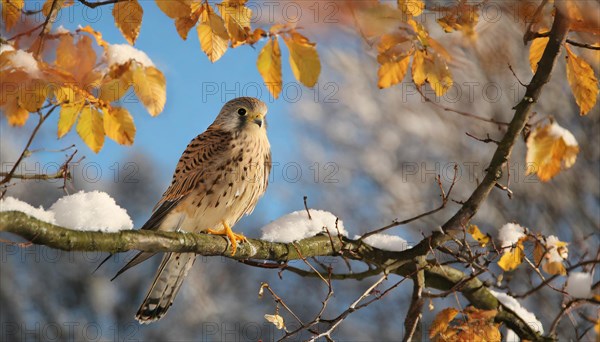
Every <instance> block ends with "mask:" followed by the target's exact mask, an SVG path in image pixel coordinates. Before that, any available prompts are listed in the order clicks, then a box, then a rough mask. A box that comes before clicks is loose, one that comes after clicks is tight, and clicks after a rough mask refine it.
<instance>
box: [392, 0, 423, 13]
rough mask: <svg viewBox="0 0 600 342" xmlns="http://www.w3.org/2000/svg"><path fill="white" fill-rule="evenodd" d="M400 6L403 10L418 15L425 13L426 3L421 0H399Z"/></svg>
mask: <svg viewBox="0 0 600 342" xmlns="http://www.w3.org/2000/svg"><path fill="white" fill-rule="evenodd" d="M398 7H399V8H400V10H402V12H404V13H406V14H409V15H412V16H414V17H416V16H418V15H420V14H421V13H423V10H424V9H425V3H423V1H421V0H398Z"/></svg>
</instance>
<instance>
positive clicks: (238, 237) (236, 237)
mask: <svg viewBox="0 0 600 342" xmlns="http://www.w3.org/2000/svg"><path fill="white" fill-rule="evenodd" d="M221 224H223V229H222V230H215V229H207V230H206V232H207V233H208V234H213V235H225V236H227V238H228V239H229V241H230V242H231V255H235V251H236V250H237V246H238V241H239V242H246V241H248V239H246V237H245V236H244V234H237V233H234V232H233V231H232V230H231V227H229V225H228V224H227V223H226V222H225V221H221Z"/></svg>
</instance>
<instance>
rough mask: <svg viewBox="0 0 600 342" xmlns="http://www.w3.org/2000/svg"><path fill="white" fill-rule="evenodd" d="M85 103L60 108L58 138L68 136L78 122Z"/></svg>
mask: <svg viewBox="0 0 600 342" xmlns="http://www.w3.org/2000/svg"><path fill="white" fill-rule="evenodd" d="M83 106H84V103H83V102H82V103H69V104H64V105H62V106H61V107H60V113H59V117H58V132H57V135H58V138H59V139H60V138H62V137H64V136H65V134H67V133H68V132H69V131H70V130H71V128H72V127H73V124H75V121H76V120H77V114H79V112H81V110H82V109H83Z"/></svg>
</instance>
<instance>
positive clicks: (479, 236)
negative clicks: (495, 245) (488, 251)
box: [467, 224, 490, 247]
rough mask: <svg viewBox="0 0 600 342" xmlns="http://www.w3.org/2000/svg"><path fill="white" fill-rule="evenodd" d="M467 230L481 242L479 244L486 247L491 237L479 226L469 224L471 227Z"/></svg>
mask: <svg viewBox="0 0 600 342" xmlns="http://www.w3.org/2000/svg"><path fill="white" fill-rule="evenodd" d="M467 231H468V232H469V234H471V236H472V237H473V239H475V240H476V241H477V242H479V245H480V246H481V247H485V245H487V244H488V243H489V242H490V237H489V236H487V235H485V234H483V233H482V232H481V231H480V230H479V227H477V226H476V225H474V224H471V225H469V228H468V230H467Z"/></svg>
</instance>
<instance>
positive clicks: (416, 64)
mask: <svg viewBox="0 0 600 342" xmlns="http://www.w3.org/2000/svg"><path fill="white" fill-rule="evenodd" d="M411 72H412V77H413V82H415V84H416V85H417V86H421V85H423V83H425V80H426V79H427V72H426V70H425V52H424V51H421V50H417V51H415V55H414V57H413V64H412V69H411Z"/></svg>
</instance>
